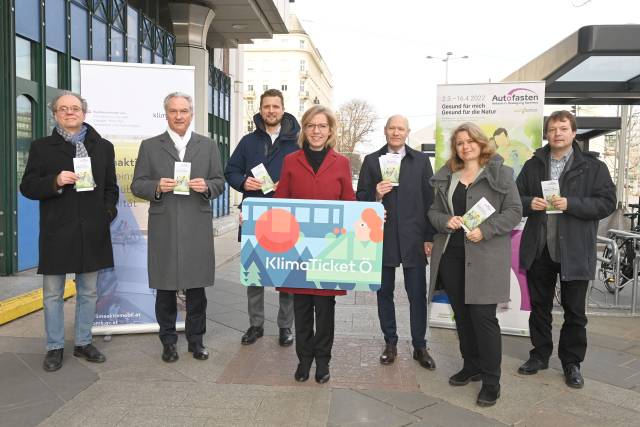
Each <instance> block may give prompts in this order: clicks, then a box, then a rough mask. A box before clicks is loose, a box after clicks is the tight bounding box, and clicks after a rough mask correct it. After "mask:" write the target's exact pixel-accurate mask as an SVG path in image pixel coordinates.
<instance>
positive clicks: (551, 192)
mask: <svg viewBox="0 0 640 427" xmlns="http://www.w3.org/2000/svg"><path fill="white" fill-rule="evenodd" d="M540 186H541V187H542V197H544V199H545V200H546V201H547V209H546V211H547V213H548V214H559V213H562V211H561V210H560V209H556V208H554V207H553V204H552V203H551V202H552V201H553V198H554V197H560V181H558V180H557V179H552V180H549V181H540Z"/></svg>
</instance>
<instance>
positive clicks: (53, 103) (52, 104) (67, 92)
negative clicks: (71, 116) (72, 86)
mask: <svg viewBox="0 0 640 427" xmlns="http://www.w3.org/2000/svg"><path fill="white" fill-rule="evenodd" d="M67 95H71V96H73V97H75V98H77V99H78V101H80V104H81V105H82V112H83V113H85V114H87V109H88V108H89V105H88V104H87V100H86V99H84V98H83V97H82V96H80V94H79V93H75V92H71V91H70V90H61V91H60V92H58V94H57V95H56V96H54V97H53V99H52V100H51V102H50V103H49V109H51V112H52V113H54V114H55V112H56V110H57V109H58V108H57V107H56V106H57V105H58V101H59V100H60V98H62V97H63V96H67Z"/></svg>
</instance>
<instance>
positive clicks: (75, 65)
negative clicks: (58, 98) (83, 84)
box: [71, 59, 80, 93]
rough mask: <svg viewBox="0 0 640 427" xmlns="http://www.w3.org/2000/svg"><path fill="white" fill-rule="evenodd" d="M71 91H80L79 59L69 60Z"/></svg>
mask: <svg viewBox="0 0 640 427" xmlns="http://www.w3.org/2000/svg"><path fill="white" fill-rule="evenodd" d="M71 91H72V92H75V93H80V61H78V60H77V59H72V60H71Z"/></svg>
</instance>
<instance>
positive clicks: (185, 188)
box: [173, 162, 191, 196]
mask: <svg viewBox="0 0 640 427" xmlns="http://www.w3.org/2000/svg"><path fill="white" fill-rule="evenodd" d="M173 179H175V180H176V186H175V188H174V189H173V194H182V195H186V196H188V195H189V180H190V179H191V162H176V163H175V169H174V172H173Z"/></svg>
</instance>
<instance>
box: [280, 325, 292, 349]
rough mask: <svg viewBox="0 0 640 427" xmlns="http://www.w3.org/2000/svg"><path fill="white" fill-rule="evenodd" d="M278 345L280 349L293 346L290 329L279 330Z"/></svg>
mask: <svg viewBox="0 0 640 427" xmlns="http://www.w3.org/2000/svg"><path fill="white" fill-rule="evenodd" d="M278 343H279V344H280V345H281V346H282V347H289V346H290V345H291V344H293V334H292V333H291V328H280V338H278Z"/></svg>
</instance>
